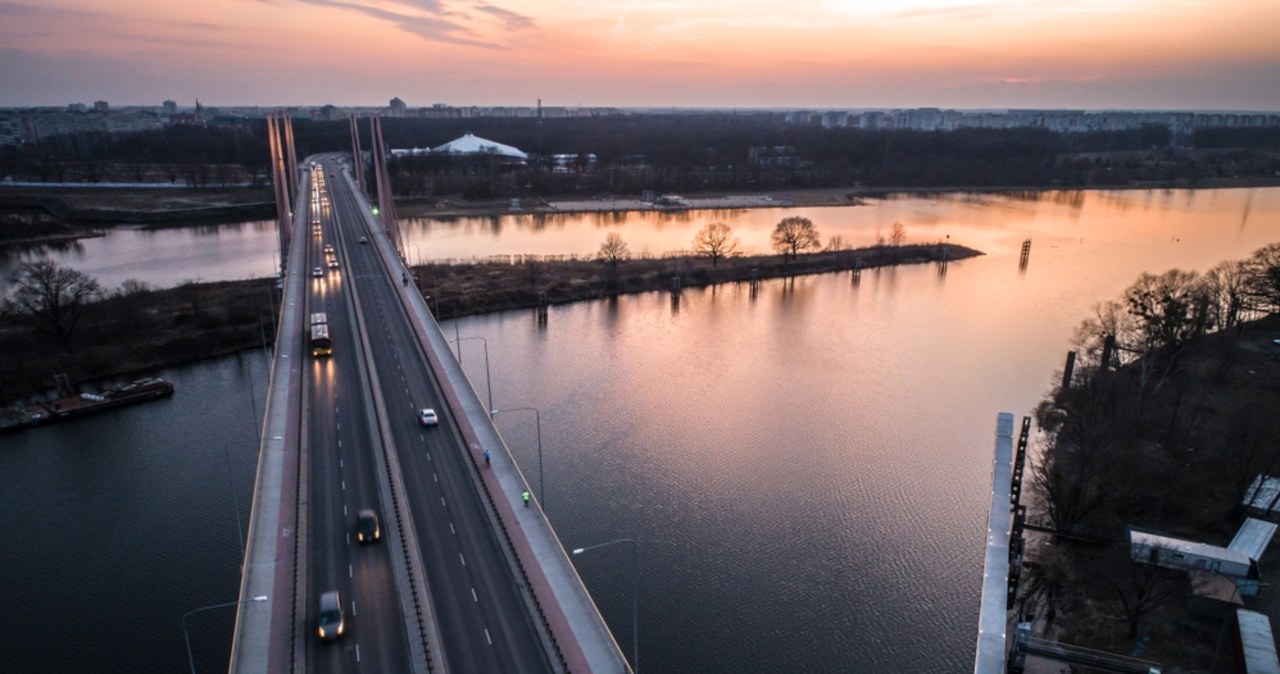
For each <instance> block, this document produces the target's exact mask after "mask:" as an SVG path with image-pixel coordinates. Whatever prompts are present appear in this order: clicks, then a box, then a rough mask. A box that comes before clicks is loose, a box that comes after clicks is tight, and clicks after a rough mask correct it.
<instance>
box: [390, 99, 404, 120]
mask: <svg viewBox="0 0 1280 674" xmlns="http://www.w3.org/2000/svg"><path fill="white" fill-rule="evenodd" d="M407 111H408V106H406V105H405V104H404V101H402V100H400V97H398V96H397V97H396V98H393V99H391V112H390V116H392V117H404V116H405V114H406V113H407Z"/></svg>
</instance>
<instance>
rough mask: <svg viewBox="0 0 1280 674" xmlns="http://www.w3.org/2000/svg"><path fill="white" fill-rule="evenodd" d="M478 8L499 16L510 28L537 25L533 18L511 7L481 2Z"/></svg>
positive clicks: (516, 28)
mask: <svg viewBox="0 0 1280 674" xmlns="http://www.w3.org/2000/svg"><path fill="white" fill-rule="evenodd" d="M476 9H477V10H479V11H481V12H486V13H488V14H491V15H493V16H496V17H498V18H499V19H501V20H502V23H503V24H505V25H506V27H507V29H508V30H520V29H522V28H535V27H536V25H537V24H535V23H534V22H533V19H531V18H529V17H527V16H525V15H523V14H518V13H516V12H513V11H511V10H509V9H503V8H501V7H498V6H496V5H490V4H488V3H481V4H479V5H476Z"/></svg>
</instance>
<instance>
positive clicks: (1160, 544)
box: [1129, 529, 1260, 597]
mask: <svg viewBox="0 0 1280 674" xmlns="http://www.w3.org/2000/svg"><path fill="white" fill-rule="evenodd" d="M1129 556H1130V558H1131V559H1132V560H1133V561H1134V562H1137V563H1139V564H1152V565H1155V566H1159V567H1163V568H1166V569H1175V570H1181V571H1191V570H1193V569H1199V570H1203V571H1212V572H1215V573H1220V574H1222V575H1224V576H1227V577H1229V578H1231V579H1232V580H1233V581H1235V583H1236V586H1237V587H1239V588H1240V594H1242V595H1244V596H1246V597H1252V596H1254V595H1257V594H1258V587H1259V585H1260V574H1259V573H1258V564H1257V562H1256V561H1254V560H1253V559H1250V558H1249V555H1248V554H1246V553H1244V552H1240V551H1239V550H1232V549H1229V548H1224V547H1220V546H1217V545H1209V544H1208V543H1198V542H1196V541H1188V540H1185V539H1181V538H1173V537H1171V536H1160V535H1158V534H1153V533H1148V532H1145V531H1137V530H1133V529H1130V530H1129Z"/></svg>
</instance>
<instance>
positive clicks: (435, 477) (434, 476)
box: [431, 473, 440, 482]
mask: <svg viewBox="0 0 1280 674" xmlns="http://www.w3.org/2000/svg"><path fill="white" fill-rule="evenodd" d="M431 478H432V479H433V480H435V481H436V482H439V481H440V476H439V475H436V474H435V473H432V474H431Z"/></svg>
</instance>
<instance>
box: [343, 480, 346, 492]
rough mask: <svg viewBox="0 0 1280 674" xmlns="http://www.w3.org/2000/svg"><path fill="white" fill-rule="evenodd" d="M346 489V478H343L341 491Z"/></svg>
mask: <svg viewBox="0 0 1280 674" xmlns="http://www.w3.org/2000/svg"><path fill="white" fill-rule="evenodd" d="M346 490H347V481H346V480H343V481H342V491H346Z"/></svg>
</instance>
